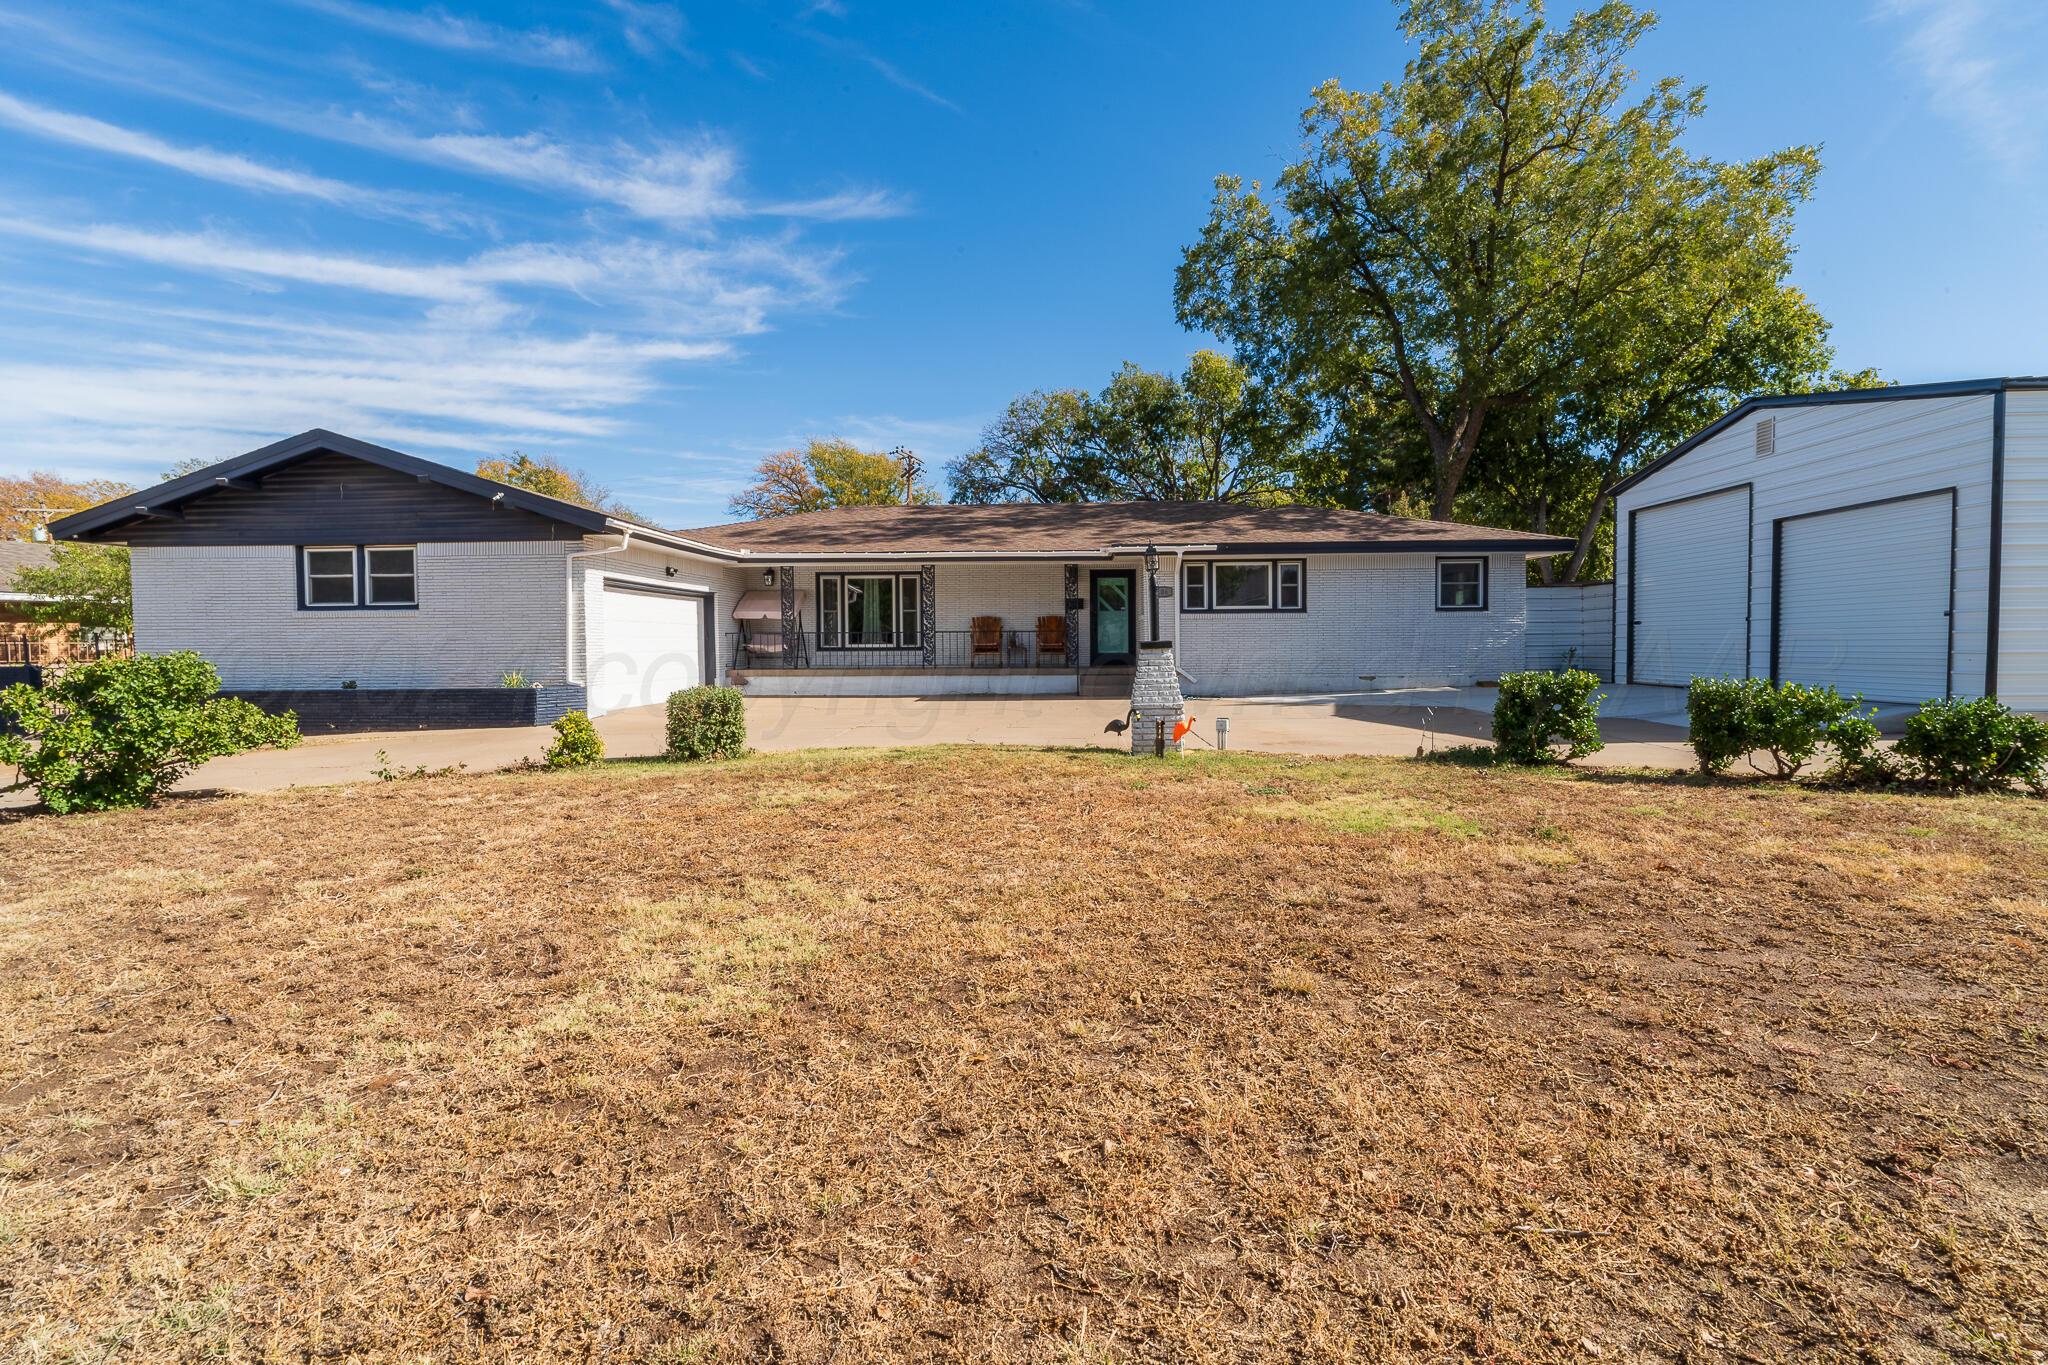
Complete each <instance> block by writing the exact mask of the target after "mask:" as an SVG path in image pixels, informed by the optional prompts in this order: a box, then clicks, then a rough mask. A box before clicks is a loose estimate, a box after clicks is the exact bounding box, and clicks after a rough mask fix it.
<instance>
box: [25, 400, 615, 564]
mask: <svg viewBox="0 0 2048 1365" xmlns="http://www.w3.org/2000/svg"><path fill="white" fill-rule="evenodd" d="M321 453H331V454H335V455H345V456H347V457H349V458H350V459H354V460H361V461H363V462H364V463H366V464H374V465H382V466H383V467H384V468H386V469H391V470H396V471H398V472H399V473H401V474H410V475H412V476H413V477H415V478H418V479H422V480H425V481H427V482H430V483H437V484H441V485H442V486H444V487H447V488H453V489H455V490H457V491H458V492H462V493H468V494H470V495H472V496H474V497H479V498H482V499H484V500H485V501H487V502H489V501H499V500H502V501H503V502H504V503H505V504H506V505H508V506H511V507H516V508H519V509H521V510H522V511H527V512H532V513H533V514H535V515H536V516H542V517H547V518H549V519H551V520H553V521H558V522H561V523H563V524H564V525H567V526H574V527H578V528H579V529H581V530H584V531H590V532H598V533H602V532H604V531H606V530H607V529H609V523H610V521H611V518H608V517H607V516H606V515H605V514H604V513H602V512H600V511H597V510H596V509H594V508H590V507H584V506H581V505H579V504H577V503H573V502H564V501H562V500H561V499H560V498H550V497H547V496H546V495H544V494H541V493H531V492H528V491H527V490H526V489H524V488H514V487H512V486H511V485H510V484H502V483H495V482H493V481H492V480H490V479H485V478H479V477H478V476H476V475H475V474H465V473H463V472H462V471H461V470H459V469H454V468H451V467H449V466H448V465H444V464H436V463H435V462H434V461H432V460H422V459H420V458H419V457H418V456H417V455H408V454H406V453H405V452H404V451H402V450H393V449H391V448H390V447H389V446H380V445H372V444H371V443H370V442H368V441H358V440H356V439H355V438H354V437H352V436H343V435H341V434H339V433H338V432H332V431H327V430H325V429H323V428H320V427H315V428H313V430H311V431H305V432H301V433H299V434H298V435H297V436H291V437H287V438H286V439H284V440H282V441H277V442H273V443H272V444H270V445H267V446H264V447H262V448H261V449H259V450H252V451H249V452H248V453H247V454H245V455H237V456H235V457H234V458H233V459H228V460H222V461H221V462H220V463H218V464H210V465H208V466H206V467H205V468H204V469H197V470H194V471H193V472H192V473H190V474H185V475H182V476H180V477H178V478H175V479H171V480H168V481H167V482H164V483H160V484H158V485H156V486H155V487H154V488H145V489H143V490H142V491H141V492H139V493H128V494H124V495H123V496H121V497H118V498H113V499H110V500H108V501H106V502H103V503H101V504H100V505H99V506H97V507H88V508H87V509H86V510H84V511H83V512H74V513H72V514H71V515H70V516H68V517H62V518H59V519H58V520H56V521H53V522H51V523H50V534H51V535H52V536H54V537H56V538H57V539H59V540H90V539H92V538H93V537H95V536H97V535H99V534H100V533H101V532H104V531H108V530H111V529H112V528H114V527H116V526H119V525H121V524H123V523H125V522H129V521H133V520H135V519H136V518H137V517H142V516H146V515H148V513H149V511H150V510H152V509H156V510H160V509H164V508H170V507H175V506H177V505H178V504H180V503H182V502H186V501H188V500H190V499H192V498H195V497H200V496H203V495H204V494H207V493H212V492H216V491H218V490H219V489H221V488H224V487H227V486H228V480H230V479H236V478H244V479H246V478H254V477H260V476H261V475H262V474H264V473H265V472H267V471H269V470H272V469H276V468H278V467H280V466H282V465H287V464H292V463H294V462H296V461H299V460H302V459H305V458H306V457H308V456H310V455H316V454H321Z"/></svg>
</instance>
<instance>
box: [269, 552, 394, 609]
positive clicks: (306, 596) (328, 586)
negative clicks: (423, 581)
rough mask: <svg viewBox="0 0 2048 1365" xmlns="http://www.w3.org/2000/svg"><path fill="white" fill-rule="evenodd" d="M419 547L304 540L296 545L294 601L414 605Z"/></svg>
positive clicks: (318, 605) (329, 605)
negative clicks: (301, 545)
mask: <svg viewBox="0 0 2048 1365" xmlns="http://www.w3.org/2000/svg"><path fill="white" fill-rule="evenodd" d="M419 600H420V597H419V550H418V547H416V546H412V545H308V546H305V547H304V548H303V549H301V550H300V551H299V605H301V606H303V607H309V608H315V609H320V610H327V611H333V610H337V609H341V608H348V607H416V606H418V605H419Z"/></svg>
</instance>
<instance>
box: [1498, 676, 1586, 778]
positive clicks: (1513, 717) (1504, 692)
mask: <svg viewBox="0 0 2048 1365" xmlns="http://www.w3.org/2000/svg"><path fill="white" fill-rule="evenodd" d="M1599 687H1600V679H1599V678H1598V677H1596V676H1594V675H1593V674H1591V673H1588V672H1587V671H1586V670H1584V669H1583V668H1570V669H1566V670H1565V671H1564V672H1562V673H1507V674H1503V675H1502V677H1501V680H1500V697H1499V699H1498V700H1496V701H1495V702H1494V704H1493V742H1494V747H1495V749H1496V750H1497V751H1498V752H1499V754H1500V757H1501V759H1502V761H1504V762H1507V763H1569V762H1571V761H1572V760H1573V759H1575V758H1582V757H1584V756H1585V755H1587V754H1591V753H1598V752H1599V751H1600V750H1601V749H1604V748H1606V747H1607V746H1606V745H1605V744H1603V743H1601V741H1600V700H1601V697H1602V696H1603V695H1604V694H1603V693H1601V692H1600V691H1599V690H1598V689H1599Z"/></svg>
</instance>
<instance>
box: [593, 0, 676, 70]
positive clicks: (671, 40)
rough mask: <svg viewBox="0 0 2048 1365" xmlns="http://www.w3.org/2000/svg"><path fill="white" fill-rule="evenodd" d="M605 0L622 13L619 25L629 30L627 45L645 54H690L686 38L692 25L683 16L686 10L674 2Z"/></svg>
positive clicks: (618, 13) (625, 32)
mask: <svg viewBox="0 0 2048 1365" xmlns="http://www.w3.org/2000/svg"><path fill="white" fill-rule="evenodd" d="M604 2H605V4H606V5H607V6H608V7H609V8H610V9H611V11H612V12H613V13H614V14H616V15H618V16H619V27H620V31H621V32H622V33H624V34H625V37H626V45H627V46H628V47H630V48H632V49H633V50H634V51H635V52H637V53H639V54H640V55H641V56H642V57H660V56H664V55H666V54H668V53H676V54H679V55H683V56H688V55H690V51H689V48H688V47H687V46H685V45H684V42H683V40H684V38H685V37H686V36H687V35H688V33H689V31H690V26H689V23H688V22H687V21H686V20H685V19H684V18H683V12H682V11H681V10H679V9H677V8H676V7H675V6H674V5H666V4H661V3H659V2H658V0H604Z"/></svg>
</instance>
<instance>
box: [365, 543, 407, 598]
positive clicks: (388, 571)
mask: <svg viewBox="0 0 2048 1365" xmlns="http://www.w3.org/2000/svg"><path fill="white" fill-rule="evenodd" d="M415 557H416V552H415V551H414V549H413V547H412V546H410V545H371V546H367V547H365V548H364V550H363V581H364V582H365V583H367V584H368V585H369V591H368V592H367V593H365V594H364V600H365V601H366V602H368V603H369V605H371V606H373V607H411V606H417V605H419V576H418V572H417V565H416V563H415Z"/></svg>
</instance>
